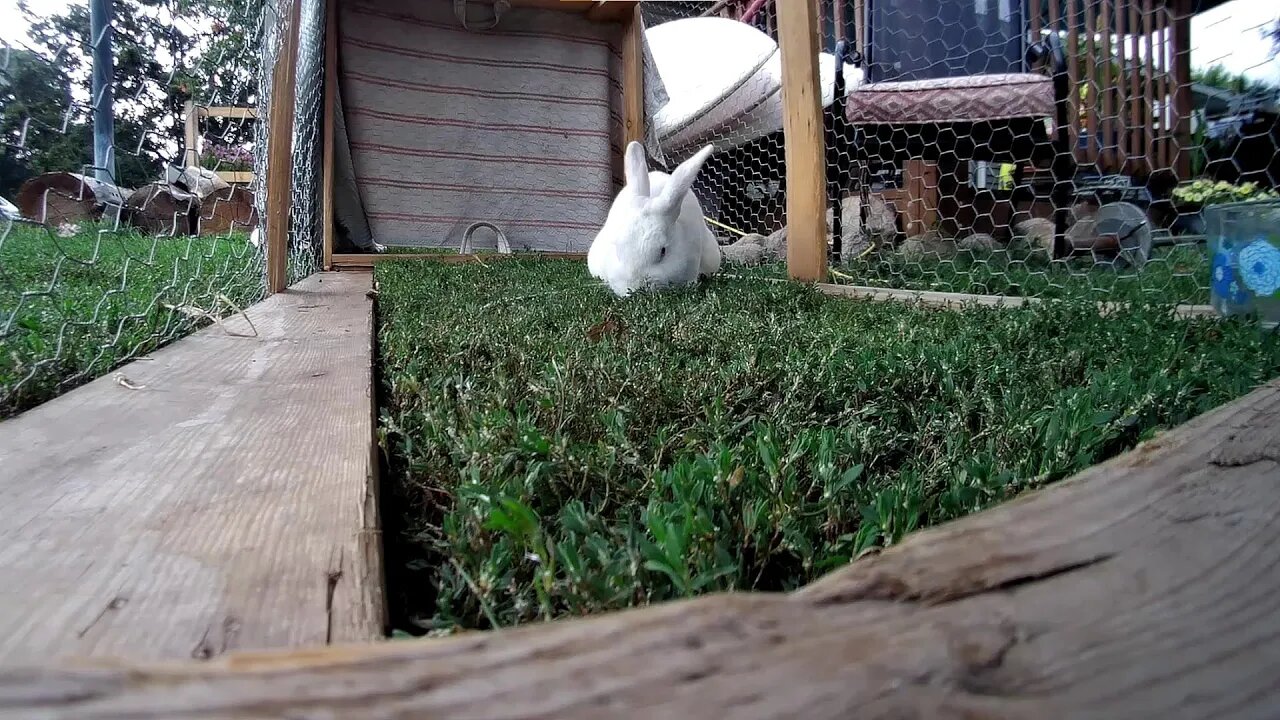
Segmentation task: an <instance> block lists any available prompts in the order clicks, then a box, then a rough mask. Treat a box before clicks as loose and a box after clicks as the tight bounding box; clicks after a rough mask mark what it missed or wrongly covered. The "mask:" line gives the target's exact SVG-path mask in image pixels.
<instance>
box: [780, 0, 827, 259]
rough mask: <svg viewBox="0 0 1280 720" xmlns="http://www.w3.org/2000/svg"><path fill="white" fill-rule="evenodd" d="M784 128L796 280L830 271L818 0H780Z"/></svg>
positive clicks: (789, 248) (790, 251)
mask: <svg viewBox="0 0 1280 720" xmlns="http://www.w3.org/2000/svg"><path fill="white" fill-rule="evenodd" d="M777 12H778V47H779V50H780V52H781V54H782V103H783V113H782V128H783V138H784V141H785V143H784V144H785V148H784V154H785V155H786V163H787V272H788V274H789V275H790V276H791V278H792V279H793V280H800V281H804V282H817V281H820V280H823V279H825V278H826V276H827V191H826V187H827V178H826V151H825V147H824V144H823V142H824V140H823V129H822V103H821V97H820V95H819V87H818V51H819V50H820V47H821V46H820V44H819V37H820V36H819V32H820V30H821V28H820V27H819V25H818V6H817V0H793V1H792V2H786V3H780V4H779V5H778V7H777Z"/></svg>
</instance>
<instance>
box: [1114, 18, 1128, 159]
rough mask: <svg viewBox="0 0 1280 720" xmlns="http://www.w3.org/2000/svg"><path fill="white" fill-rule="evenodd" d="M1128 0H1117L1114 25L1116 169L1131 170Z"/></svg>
mask: <svg viewBox="0 0 1280 720" xmlns="http://www.w3.org/2000/svg"><path fill="white" fill-rule="evenodd" d="M1125 3H1126V0H1115V8H1114V10H1115V17H1114V19H1113V22H1112V26H1113V27H1114V28H1115V34H1116V44H1115V60H1114V62H1115V63H1116V76H1115V78H1114V80H1115V97H1116V124H1115V131H1116V169H1117V170H1120V171H1121V172H1126V173H1127V172H1129V169H1128V166H1129V87H1128V83H1129V74H1128V73H1127V72H1126V71H1125V61H1126V57H1125V48H1126V47H1127V43H1125V35H1126V34H1128V33H1127V25H1128V23H1127V20H1128V10H1127V9H1126V7H1125Z"/></svg>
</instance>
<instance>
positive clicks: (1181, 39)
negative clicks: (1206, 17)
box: [1169, 0, 1192, 181]
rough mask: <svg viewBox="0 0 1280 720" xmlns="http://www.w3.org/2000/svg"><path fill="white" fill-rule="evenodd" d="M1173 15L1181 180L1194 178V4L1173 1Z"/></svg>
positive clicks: (1176, 162)
mask: <svg viewBox="0 0 1280 720" xmlns="http://www.w3.org/2000/svg"><path fill="white" fill-rule="evenodd" d="M1169 10H1170V12H1171V13H1172V14H1173V18H1172V21H1173V22H1172V26H1173V37H1172V39H1171V44H1172V45H1173V83H1174V87H1173V128H1174V130H1173V137H1174V145H1173V147H1174V152H1176V153H1177V154H1178V155H1177V157H1176V158H1174V168H1175V169H1176V171H1177V173H1178V179H1179V180H1184V181H1185V180H1190V179H1191V153H1192V147H1191V145H1192V140H1191V3H1190V2H1189V0H1170V3H1169Z"/></svg>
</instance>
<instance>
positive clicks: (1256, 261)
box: [1237, 240, 1280, 297]
mask: <svg viewBox="0 0 1280 720" xmlns="http://www.w3.org/2000/svg"><path fill="white" fill-rule="evenodd" d="M1237 264H1238V266H1239V267H1240V278H1241V279H1242V280H1244V284H1245V285H1246V286H1247V287H1248V288H1249V289H1250V290H1252V291H1253V292H1254V294H1255V295H1257V296H1258V297H1269V296H1271V295H1272V294H1274V293H1275V291H1276V290H1280V248H1277V247H1276V246H1274V245H1272V244H1271V243H1269V242H1267V241H1266V240H1254V241H1253V242H1252V243H1249V244H1248V245H1247V246H1245V247H1244V249H1242V250H1241V251H1240V256H1239V259H1238V261H1237Z"/></svg>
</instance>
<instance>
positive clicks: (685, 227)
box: [587, 141, 720, 297]
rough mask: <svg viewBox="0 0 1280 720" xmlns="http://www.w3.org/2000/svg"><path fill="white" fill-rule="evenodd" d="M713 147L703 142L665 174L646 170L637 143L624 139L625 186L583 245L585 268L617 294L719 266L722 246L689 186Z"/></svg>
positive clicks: (681, 281)
mask: <svg viewBox="0 0 1280 720" xmlns="http://www.w3.org/2000/svg"><path fill="white" fill-rule="evenodd" d="M714 149H715V148H714V147H713V146H711V145H708V146H706V147H704V148H702V149H701V150H699V151H698V154H697V155H694V156H693V157H691V158H689V159H688V160H685V161H684V162H682V163H680V165H679V166H678V167H676V169H675V171H674V172H672V173H671V174H670V175H667V174H666V173H664V172H658V171H654V172H649V165H648V163H647V162H646V160H645V156H644V147H643V146H641V144H640V143H638V142H634V141H633V142H631V143H629V144H628V145H627V154H626V179H627V184H626V187H624V188H622V190H621V191H619V192H618V197H616V198H614V201H613V207H611V208H609V216H608V217H607V218H605V221H604V226H603V227H601V228H600V232H599V233H597V234H596V237H595V240H593V241H592V242H591V249H590V250H588V251H587V269H588V270H589V271H590V272H591V274H592V275H593V276H594V277H597V278H599V279H601V280H603V281H604V283H605V284H606V285H608V286H609V289H611V290H613V292H614V293H615V294H617V295H618V296H619V297H626V296H627V295H630V294H631V292H632V291H634V290H638V289H641V288H651V289H659V288H665V287H675V286H680V285H692V284H693V283H695V282H697V280H698V277H699V276H700V275H714V274H715V273H716V272H718V271H719V270H720V246H719V244H718V243H716V236H715V235H714V234H712V232H711V230H710V229H709V228H708V227H707V224H706V221H705V220H704V219H703V216H702V206H701V205H700V204H699V203H698V198H696V197H694V195H693V192H691V191H690V188H691V187H692V186H693V180H694V178H696V177H697V175H698V170H700V169H701V168H702V164H703V163H704V162H706V160H707V158H708V157H710V156H711V153H712V152H713V151H714Z"/></svg>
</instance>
